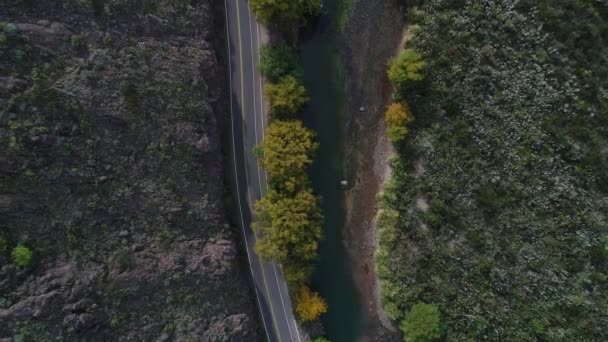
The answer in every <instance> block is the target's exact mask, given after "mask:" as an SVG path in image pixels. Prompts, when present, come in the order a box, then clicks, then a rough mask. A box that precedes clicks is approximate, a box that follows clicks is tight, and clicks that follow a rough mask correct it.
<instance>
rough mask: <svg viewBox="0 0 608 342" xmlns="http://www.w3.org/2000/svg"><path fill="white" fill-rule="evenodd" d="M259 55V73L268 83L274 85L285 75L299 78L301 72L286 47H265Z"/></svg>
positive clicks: (292, 53)
mask: <svg viewBox="0 0 608 342" xmlns="http://www.w3.org/2000/svg"><path fill="white" fill-rule="evenodd" d="M260 55H261V57H260V71H261V72H262V75H264V77H266V78H267V79H268V80H269V81H270V82H273V83H276V82H278V81H279V80H280V79H281V78H283V77H285V76H287V75H292V76H295V77H298V78H299V75H300V73H301V71H300V70H299V67H298V60H297V57H296V54H295V53H294V51H293V49H291V48H290V47H288V46H287V45H285V44H279V45H276V46H274V45H266V46H264V47H262V49H261V51H260Z"/></svg>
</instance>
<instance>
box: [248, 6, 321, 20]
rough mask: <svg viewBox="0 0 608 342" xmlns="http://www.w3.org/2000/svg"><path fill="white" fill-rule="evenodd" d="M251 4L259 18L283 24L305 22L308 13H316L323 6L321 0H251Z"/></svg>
mask: <svg viewBox="0 0 608 342" xmlns="http://www.w3.org/2000/svg"><path fill="white" fill-rule="evenodd" d="M249 5H250V6H251V8H252V10H253V11H254V12H255V14H256V16H257V17H258V19H259V20H260V21H261V22H263V23H265V24H269V23H276V24H279V25H281V26H287V25H296V26H299V25H300V24H302V23H303V22H304V19H305V17H306V16H307V15H315V14H317V13H318V12H319V10H320V8H321V1H320V0H297V1H294V0H251V1H249Z"/></svg>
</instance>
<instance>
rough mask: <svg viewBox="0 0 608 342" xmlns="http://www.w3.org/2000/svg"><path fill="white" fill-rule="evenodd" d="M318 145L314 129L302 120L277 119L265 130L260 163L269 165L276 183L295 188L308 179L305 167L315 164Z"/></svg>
mask: <svg viewBox="0 0 608 342" xmlns="http://www.w3.org/2000/svg"><path fill="white" fill-rule="evenodd" d="M317 148H318V144H317V143H316V142H314V133H313V132H312V131H311V130H309V129H307V128H306V127H304V125H302V122H301V121H298V120H289V121H280V120H275V121H273V122H271V123H270V125H269V126H268V128H267V130H266V137H265V139H264V142H263V143H262V151H263V155H262V159H261V164H262V166H263V167H265V168H266V170H267V171H268V174H269V176H270V182H271V184H272V185H273V186H277V187H280V188H282V189H285V190H288V191H294V190H296V189H297V187H298V185H299V184H303V183H305V179H303V178H305V177H306V168H307V167H308V166H309V165H310V164H312V161H313V159H312V158H313V155H314V153H315V151H316V150H317Z"/></svg>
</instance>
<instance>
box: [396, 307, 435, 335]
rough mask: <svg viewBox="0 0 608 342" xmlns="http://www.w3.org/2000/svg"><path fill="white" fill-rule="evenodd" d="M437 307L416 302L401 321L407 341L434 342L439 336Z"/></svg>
mask: <svg viewBox="0 0 608 342" xmlns="http://www.w3.org/2000/svg"><path fill="white" fill-rule="evenodd" d="M441 329H442V328H441V319H440V317H439V309H438V308H437V306H435V305H432V304H425V303H417V304H415V305H414V306H413V307H412V309H411V310H410V312H408V314H407V315H406V317H405V320H404V321H403V322H402V323H401V331H403V334H404V335H405V337H406V338H407V341H408V342H435V341H439V339H440V338H441V334H442V331H441Z"/></svg>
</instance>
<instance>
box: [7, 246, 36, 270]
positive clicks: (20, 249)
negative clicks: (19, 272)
mask: <svg viewBox="0 0 608 342" xmlns="http://www.w3.org/2000/svg"><path fill="white" fill-rule="evenodd" d="M11 256H12V257H13V261H14V262H15V264H17V266H19V267H24V268H25V267H28V266H29V265H30V264H31V263H32V251H31V250H30V249H29V248H27V247H25V246H24V245H22V244H18V245H17V246H16V247H15V248H14V249H13V252H12V253H11Z"/></svg>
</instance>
